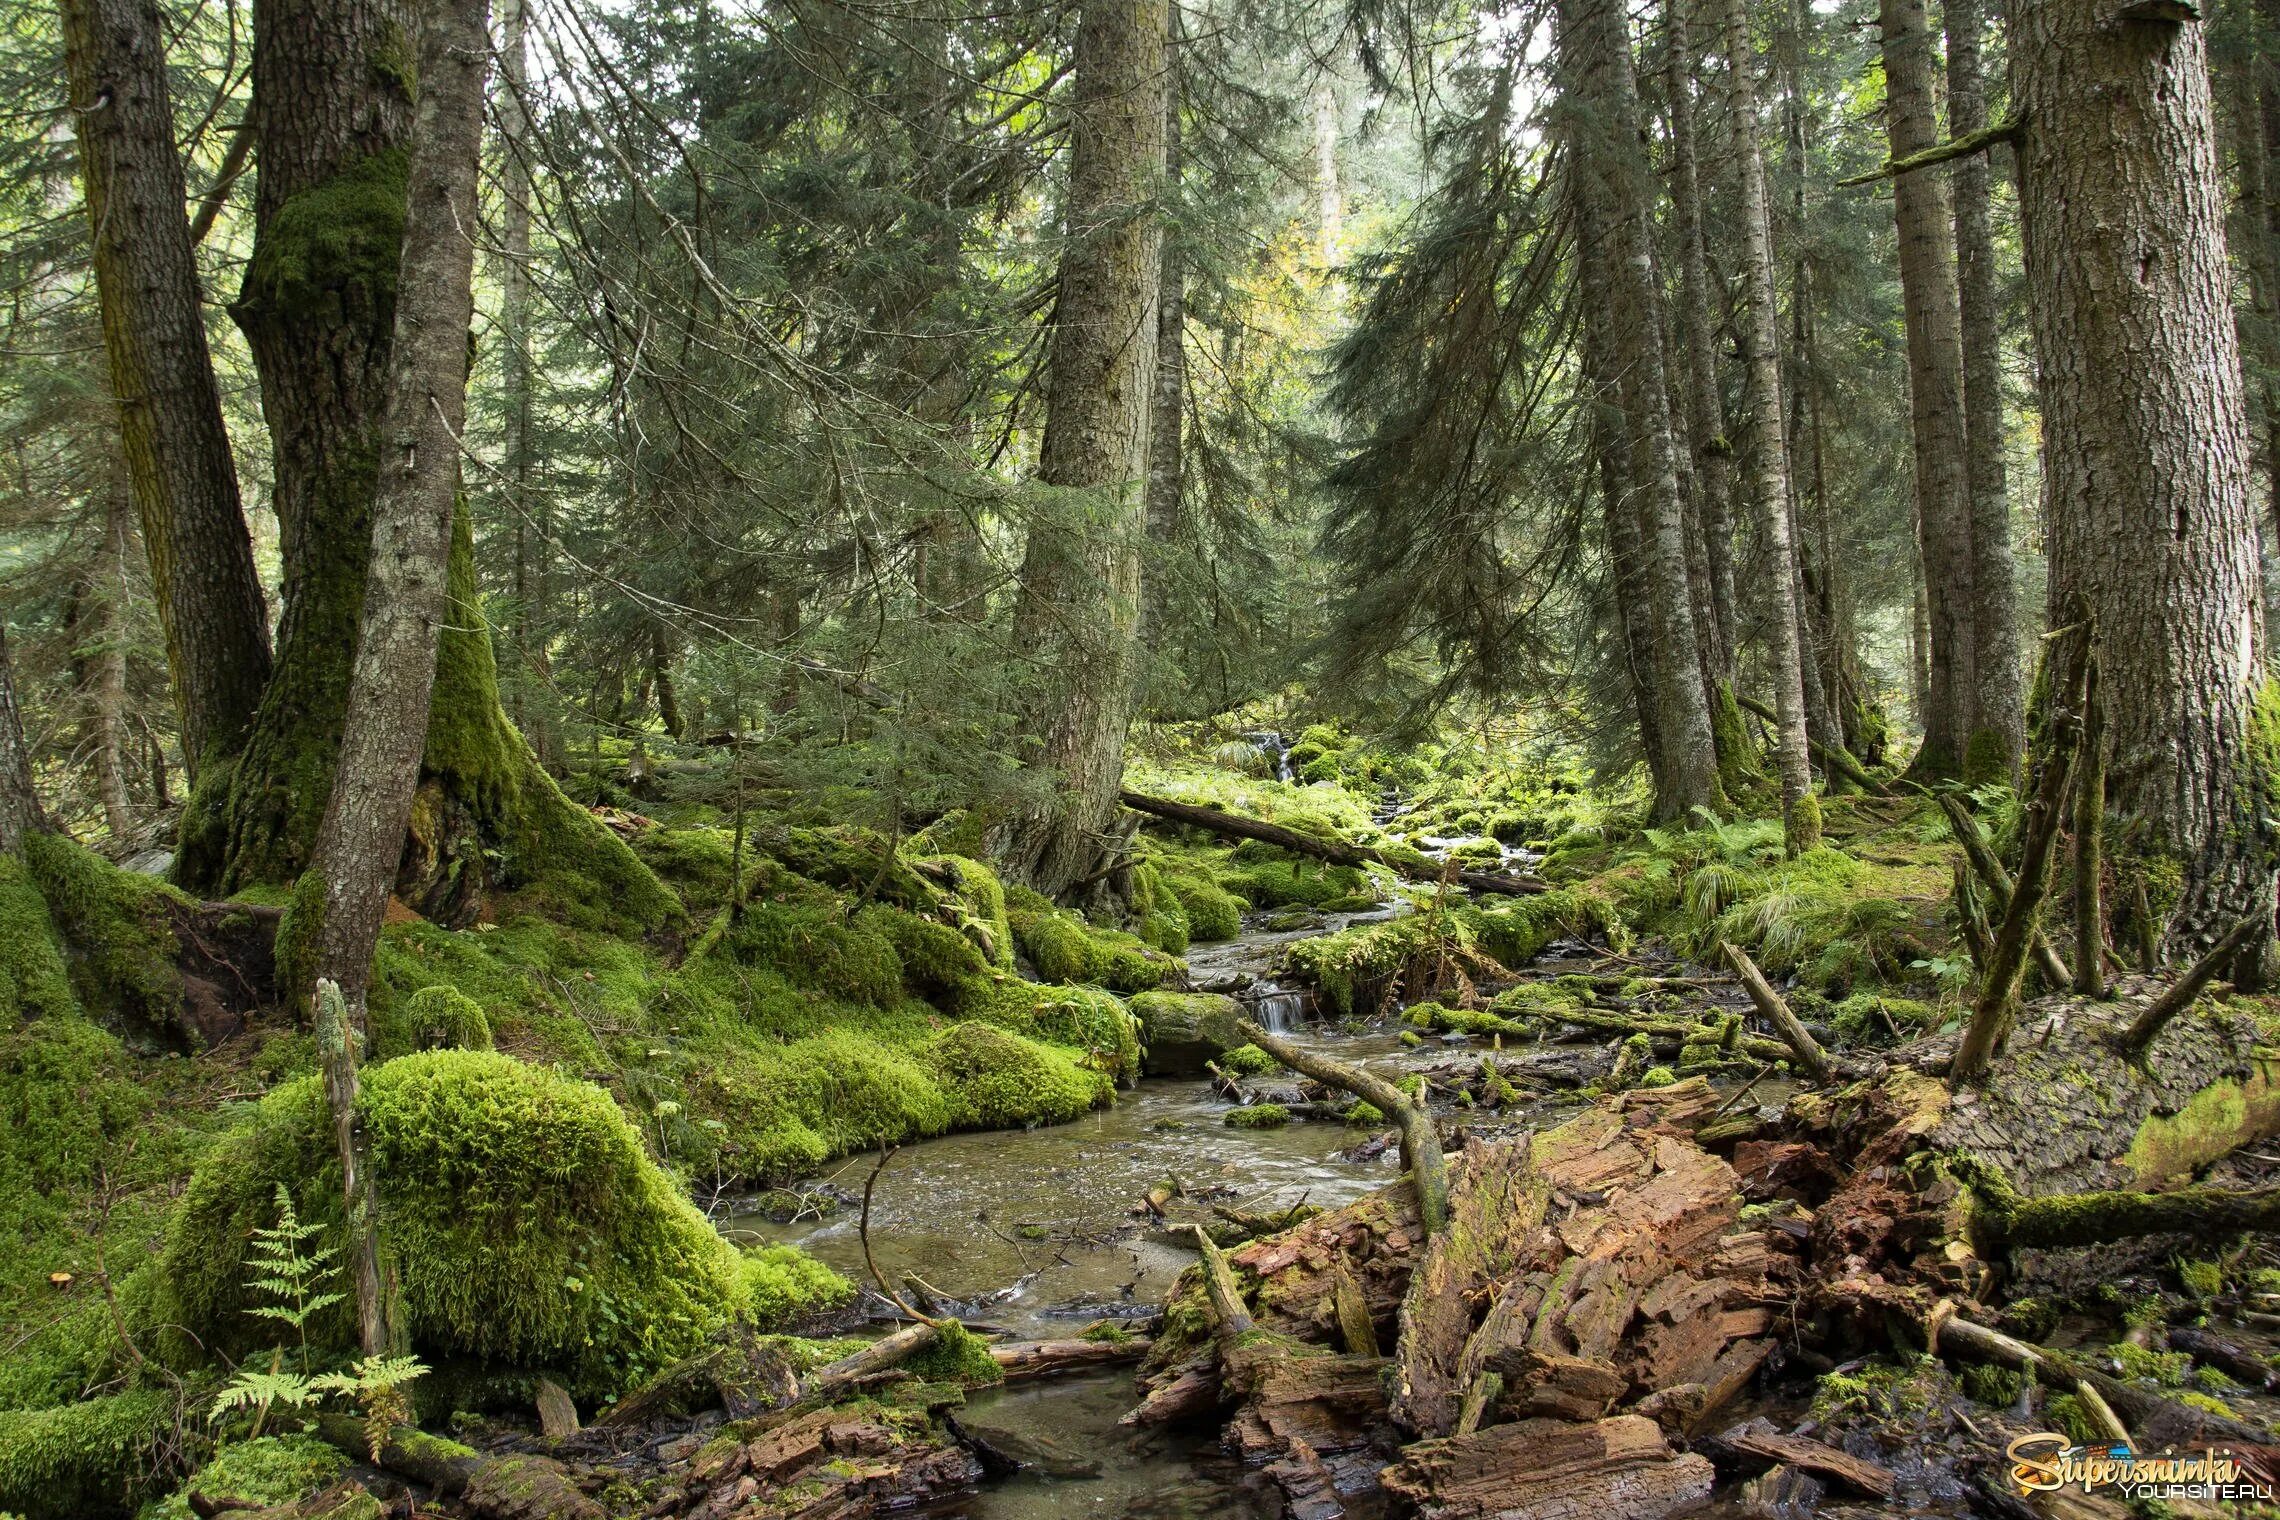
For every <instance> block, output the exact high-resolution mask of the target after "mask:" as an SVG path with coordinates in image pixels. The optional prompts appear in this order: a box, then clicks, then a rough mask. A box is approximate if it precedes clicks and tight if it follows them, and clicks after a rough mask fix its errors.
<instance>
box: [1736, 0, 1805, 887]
mask: <svg viewBox="0 0 2280 1520" xmlns="http://www.w3.org/2000/svg"><path fill="white" fill-rule="evenodd" d="M1721 9H1722V11H1723V16H1722V22H1723V26H1722V30H1723V31H1724V33H1725V50H1726V118H1727V123H1728V127H1729V130H1730V131H1731V132H1732V134H1733V136H1732V140H1731V144H1730V151H1731V154H1732V157H1733V161H1734V165H1735V168H1736V172H1737V173H1738V175H1739V176H1740V179H1741V190H1742V205H1741V216H1742V250H1743V258H1742V263H1743V271H1744V273H1743V287H1744V294H1745V304H1746V307H1747V312H1748V315H1747V318H1746V320H1745V321H1744V322H1743V324H1742V340H1743V341H1742V347H1743V372H1744V374H1745V376H1746V377H1747V386H1746V394H1747V396H1748V405H1749V411H1750V420H1751V427H1752V430H1753V433H1754V435H1755V436H1754V437H1753V439H1752V443H1751V449H1750V459H1749V487H1750V494H1751V495H1752V496H1753V497H1755V498H1756V500H1757V512H1758V531H1759V534H1760V536H1761V537H1762V539H1763V542H1762V543H1761V544H1760V545H1759V553H1760V554H1761V555H1762V556H1763V559H1764V562H1765V566H1766V569H1767V572H1768V574H1767V576H1766V580H1767V581H1768V582H1769V583H1770V585H1771V587H1772V593H1773V594H1772V596H1771V597H1770V598H1769V600H1770V602H1771V604H1772V605H1771V610H1772V614H1773V615H1772V617H1771V619H1770V620H1769V622H1770V624H1771V630H1770V635H1771V636H1770V638H1769V640H1768V644H1769V646H1770V647H1769V649H1768V651H1767V652H1768V654H1769V655H1770V657H1771V658H1770V663H1771V664H1772V667H1773V699H1774V700H1773V706H1774V712H1775V715H1776V722H1775V724H1774V738H1775V744H1774V751H1775V759H1776V762H1777V766H1778V769H1779V771H1780V774H1781V816H1782V831H1783V836H1784V838H1785V840H1786V842H1787V845H1788V849H1789V853H1790V854H1792V855H1799V854H1803V853H1804V852H1805V851H1807V850H1810V849H1814V848H1816V847H1817V846H1818V845H1819V844H1820V843H1821V810H1820V804H1819V803H1818V802H1816V801H1815V800H1814V797H1813V759H1812V756H1811V754H1810V753H1809V752H1808V750H1807V747H1806V745H1807V739H1806V734H1805V652H1804V649H1803V647H1802V641H1801V639H1800V638H1799V634H1798V630H1799V628H1800V626H1801V618H1800V616H1799V605H1798V604H1799V587H1798V575H1797V555H1796V551H1795V549H1794V547H1793V546H1792V544H1791V542H1790V521H1789V501H1790V479H1789V430H1788V428H1787V426H1786V425H1785V424H1784V422H1783V419H1782V413H1781V348H1780V342H1779V339H1778V338H1777V337H1776V336H1775V335H1776V333H1777V332H1778V331H1779V323H1780V311H1779V307H1778V305H1777V299H1776V296H1775V293H1774V279H1773V233H1772V228H1771V223H1770V210H1771V208H1770V207H1768V205H1767V204H1766V192H1765V159H1764V158H1763V156H1761V154H1760V153H1759V151H1758V111H1757V89H1756V86H1755V84H1754V83H1753V82H1752V80H1751V70H1752V69H1753V68H1754V67H1755V66H1756V59H1755V58H1754V57H1753V56H1752V53H1751V48H1750V24H1749V12H1748V10H1747V8H1746V6H1745V4H1744V0H1723V4H1722V6H1721Z"/></svg>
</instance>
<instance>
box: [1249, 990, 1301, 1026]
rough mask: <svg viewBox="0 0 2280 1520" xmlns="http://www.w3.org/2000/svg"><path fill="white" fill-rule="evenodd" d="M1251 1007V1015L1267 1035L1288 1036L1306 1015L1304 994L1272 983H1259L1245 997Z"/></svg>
mask: <svg viewBox="0 0 2280 1520" xmlns="http://www.w3.org/2000/svg"><path fill="white" fill-rule="evenodd" d="M1245 1001H1246V1002H1248V1003H1249V1004H1250V1005H1251V1012H1252V1015H1253V1016H1254V1017H1255V1018H1257V1019H1258V1021H1259V1025H1260V1027H1261V1028H1263V1029H1265V1030H1266V1031H1267V1033H1269V1034H1288V1033H1289V1032H1290V1030H1291V1027H1292V1026H1293V1025H1294V1024H1296V1023H1297V1022H1298V1021H1299V1020H1300V1019H1301V1018H1303V1017H1304V1016H1305V1014H1306V994H1305V993H1303V992H1292V991H1289V990H1288V989H1286V988H1282V987H1278V986H1276V985H1275V984H1274V983H1273V982H1261V983H1259V984H1258V985H1257V986H1255V987H1253V988H1251V989H1250V990H1249V992H1248V993H1247V994H1246V996H1245Z"/></svg>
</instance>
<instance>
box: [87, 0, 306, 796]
mask: <svg viewBox="0 0 2280 1520" xmlns="http://www.w3.org/2000/svg"><path fill="white" fill-rule="evenodd" d="M63 22H64V48H65V56H66V60H67V63H68V65H69V69H70V75H71V101H72V120H73V122H74V124H75V126H76V128H77V131H78V134H79V161H80V172H81V174H82V175H83V177H84V178H85V181H86V190H87V215H88V219H89V222H90V225H91V230H92V234H93V240H92V242H93V255H94V264H95V282H96V286H97V288H98V290H99V291H100V292H101V301H102V312H103V348H104V352H105V354H106V355H107V356H108V358H109V362H110V374H111V391H112V394H113V395H114V396H115V397H116V398H117V400H118V406H119V435H120V441H121V444H122V446H123V447H124V450H125V453H126V461H127V471H128V475H129V478H130V480H131V481H132V483H133V491H134V500H135V507H136V510H137V511H138V512H139V513H140V515H141V518H142V529H143V544H144V550H145V552H146V553H147V554H148V555H149V557H150V574H151V589H152V593H153V595H154V597H155V600H156V602H157V606H158V616H159V625H160V627H161V628H162V629H163V630H164V632H165V635H166V652H167V664H168V667H169V669H170V671H171V673H172V675H173V680H174V700H175V706H176V708H177V709H178V710H179V713H180V716H181V720H182V758H183V763H184V765H185V766H186V767H187V768H188V769H189V771H190V774H191V775H192V777H193V778H195V777H196V776H198V775H199V774H200V773H201V772H202V771H203V769H204V768H205V766H206V764H207V762H208V761H210V760H214V759H217V758H221V757H226V756H228V755H230V754H233V753H235V752H236V750H237V748H238V746H239V745H240V744H241V743H242V742H243V741H244V738H245V734H246V730H247V728H248V726H249V725H250V724H251V723H252V721H253V715H254V710H255V708H256V706H257V705H258V704H259V702H260V700H261V692H262V687H263V684H264V683H265V682H266V681H267V679H268V676H269V670H270V656H269V630H268V623H267V614H266V612H265V611H264V610H263V606H262V597H261V582H260V580H259V579H258V578H257V577H256V575H255V573H254V566H253V544H252V540H251V539H250V537H249V536H248V535H247V532H246V526H245V514H244V512H243V510H242V509H241V508H240V506H239V504H238V483H237V468H236V465H235V463H234V461H233V460H232V459H231V457H230V441H229V436H228V434H227V433H226V432H225V431H224V429H223V425H222V402H221V392H220V389H219V388H218V387H217V386H216V384H215V381H214V368H213V360H212V357H211V355H210V354H209V353H208V352H207V347H206V328H205V323H204V320H203V317H202V315H201V304H200V298H199V291H198V266H197V260H196V256H195V254H194V253H193V251H192V248H191V241H190V229H189V224H188V222H187V221H186V219H185V217H184V213H183V203H184V199H185V197H186V195H187V193H188V192H187V190H186V189H185V187H184V183H183V177H182V159H181V156H180V155H179V154H178V153H177V152H176V151H175V147H174V107H173V102H172V100H171V98H170V96H169V93H168V90H167V79H166V45H165V34H164V30H163V25H162V23H161V20H160V17H159V11H158V6H157V5H156V3H155V0H67V3H66V4H65V5H64V7H63ZM265 177H266V171H265Z"/></svg>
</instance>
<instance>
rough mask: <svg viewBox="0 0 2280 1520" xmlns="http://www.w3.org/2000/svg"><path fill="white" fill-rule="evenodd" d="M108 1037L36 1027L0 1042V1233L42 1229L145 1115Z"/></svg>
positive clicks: (120, 1052)
mask: <svg viewBox="0 0 2280 1520" xmlns="http://www.w3.org/2000/svg"><path fill="white" fill-rule="evenodd" d="M134 1077H135V1072H134V1069H133V1065H132V1062H131V1060H130V1058H129V1057H128V1055H127V1052H126V1048H125V1047H124V1046H123V1045H121V1044H120V1043H119V1039H118V1037H117V1036H116V1035H114V1034H112V1033H110V1032H109V1031H108V1030H105V1029H101V1028H98V1027H97V1026H96V1025H94V1024H91V1023H88V1022H87V1021H86V1020H84V1019H80V1018H75V1017H66V1018H60V1019H41V1020H38V1021H37V1022H35V1023H31V1024H27V1025H25V1026H24V1027H23V1028H21V1029H18V1030H15V1031H14V1032H12V1033H9V1034H6V1035H0V1226H7V1225H15V1226H17V1227H19V1228H21V1227H25V1226H31V1225H50V1224H53V1223H55V1222H57V1219H58V1215H59V1214H60V1212H61V1210H62V1209H63V1208H64V1207H65V1206H66V1204H67V1203H68V1201H69V1200H70V1199H71V1198H72V1197H73V1196H74V1195H76V1194H78V1193H80V1192H82V1191H83V1190H85V1189H86V1188H88V1187H90V1186H92V1185H93V1184H94V1183H95V1181H96V1179H97V1175H98V1173H99V1171H100V1169H101V1168H102V1166H103V1163H104V1160H105V1158H106V1157H107V1156H108V1155H110V1154H111V1153H112V1152H113V1151H114V1150H115V1149H117V1148H118V1147H119V1146H120V1144H121V1143H122V1142H123V1141H125V1140H126V1139H127V1137H129V1136H132V1135H134V1134H136V1133H137V1132H138V1131H139V1130H140V1128H141V1127H142V1125H143V1122H144V1121H145V1119H146V1118H147V1117H148V1115H149V1114H150V1111H151V1096H150V1094H149V1093H148V1092H147V1091H146V1090H145V1089H144V1088H143V1087H142V1086H141V1085H140V1084H138V1083H137V1082H136V1081H135V1080H134Z"/></svg>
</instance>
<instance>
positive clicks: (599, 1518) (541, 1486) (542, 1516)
mask: <svg viewBox="0 0 2280 1520" xmlns="http://www.w3.org/2000/svg"><path fill="white" fill-rule="evenodd" d="M317 1434H318V1435H319V1436H321V1437H322V1438H323V1439H324V1440H325V1442H326V1443H327V1444H328V1445H331V1446H333V1447H336V1448H338V1449H339V1450H340V1451H341V1452H343V1453H345V1454H346V1455H347V1456H348V1457H349V1458H350V1459H351V1460H353V1461H357V1462H372V1463H373V1465H374V1466H376V1467H379V1468H381V1469H383V1470H384V1471H387V1472H391V1473H394V1474H395V1475H396V1476H398V1477H400V1478H409V1479H411V1480H412V1481H413V1482H415V1483H421V1484H425V1485H426V1486H427V1487H429V1488H431V1489H433V1490H435V1491H436V1492H437V1493H439V1494H443V1495H446V1496H454V1497H456V1498H457V1500H458V1503H459V1507H460V1508H461V1509H462V1510H464V1511H466V1513H468V1514H470V1515H472V1516H475V1517H476V1520H608V1514H609V1512H608V1511H607V1510H605V1509H603V1508H602V1506H601V1505H599V1504H597V1503H595V1502H594V1501H593V1500H592V1499H589V1498H587V1497H586V1495H585V1494H583V1493H581V1492H579V1489H578V1485H577V1484H575V1483H573V1482H571V1481H570V1475H569V1474H568V1473H567V1472H565V1471H564V1470H563V1467H562V1464H561V1463H559V1462H556V1461H555V1460H553V1459H552V1458H551V1457H540V1456H532V1455H529V1454H527V1453H519V1452H518V1453H510V1454H507V1455H504V1456H486V1455H484V1454H483V1453H481V1452H478V1451H476V1450H474V1449H472V1448H471V1447H466V1446H462V1445H460V1444H459V1443H458V1442H457V1441H446V1440H443V1439H442V1438H440V1437H437V1436H431V1435H426V1434H424V1433H422V1432H421V1431H418V1430H415V1429H413V1428H411V1427H410V1426H405V1425H396V1426H391V1427H390V1428H389V1430H388V1434H387V1437H386V1439H385V1440H383V1441H382V1442H381V1444H380V1450H379V1453H378V1457H377V1460H375V1458H374V1454H373V1451H372V1445H371V1437H370V1434H369V1432H368V1429H367V1427H366V1425H365V1422H364V1421H362V1420H360V1419H356V1418H354V1417H353V1416H350V1415H339V1414H326V1415H319V1416H317Z"/></svg>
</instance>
